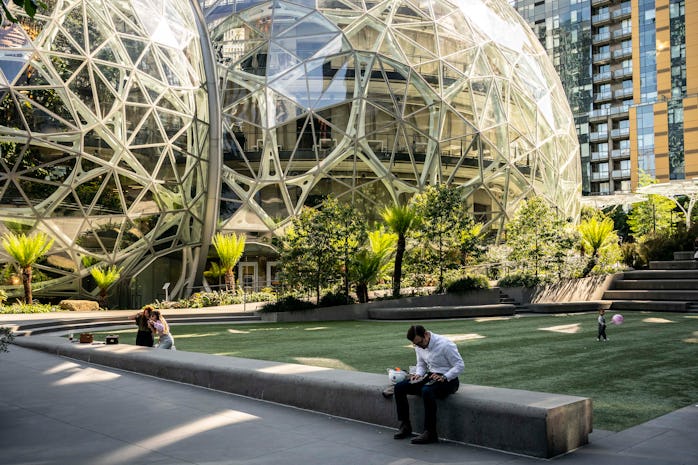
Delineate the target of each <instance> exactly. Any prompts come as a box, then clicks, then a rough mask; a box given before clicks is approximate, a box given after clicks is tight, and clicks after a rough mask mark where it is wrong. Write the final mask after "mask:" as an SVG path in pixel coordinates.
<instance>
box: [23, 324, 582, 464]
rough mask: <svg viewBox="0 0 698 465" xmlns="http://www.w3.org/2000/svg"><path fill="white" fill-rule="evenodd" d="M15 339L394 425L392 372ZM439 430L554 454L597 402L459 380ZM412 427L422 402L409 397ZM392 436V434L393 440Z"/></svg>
mask: <svg viewBox="0 0 698 465" xmlns="http://www.w3.org/2000/svg"><path fill="white" fill-rule="evenodd" d="M15 343H16V344H17V345H20V346H23V347H27V348H32V349H37V350H43V351H46V352H50V353H54V354H57V355H61V356H65V357H69V358H74V359H78V360H84V361H86V362H90V363H95V364H98V365H105V366H110V367H114V368H118V369H123V370H128V371H133V372H138V373H143V374H146V375H151V376H156V377H159V378H164V379H169V380H173V381H178V382H183V383H188V384H193V385H197V386H204V387H207V388H211V389H216V390H220V391H224V392H230V393H234V394H240V395H244V396H248V397H252V398H256V399H264V400H267V401H271V402H276V403H280V404H286V405H292V406H295V407H300V408H303V409H308V410H313V411H317V412H323V413H327V414H330V415H335V416H339V417H345V418H350V419H354V420H360V421H364V422H368V423H372V424H376V425H383V426H388V427H396V426H397V425H396V423H397V422H396V419H395V408H394V405H393V401H392V400H388V399H385V398H383V396H382V395H381V392H382V390H383V389H384V388H385V386H386V384H387V375H378V374H372V373H361V372H353V371H345V370H333V369H325V368H318V367H311V366H306V365H296V364H288V363H275V362H266V361H259V360H250V359H242V358H234V357H224V356H216V355H206V354H197V353H191V352H184V351H168V350H155V349H148V348H144V347H137V346H131V345H125V344H121V345H93V344H71V343H70V342H68V341H67V340H65V339H64V338H59V337H53V336H31V337H20V338H17V339H16V341H15ZM439 402H440V404H439V415H438V419H439V424H438V428H439V435H440V436H441V437H442V438H444V439H448V440H452V441H458V442H463V443H468V444H474V445H479V446H484V447H489V448H493V449H500V450H504V451H509V452H514V453H518V454H524V455H530V456H535V457H544V458H550V457H554V456H556V455H559V454H563V453H565V452H568V451H570V450H572V449H575V448H577V447H579V446H582V445H584V444H586V443H587V442H588V437H589V433H590V432H591V430H592V405H591V400H590V399H588V398H583V397H575V396H568V395H559V394H547V393H541V392H531V391H523V390H516V389H503V388H494V387H486V386H475V385H468V384H465V385H461V389H460V390H459V391H458V392H457V393H456V394H455V395H453V396H450V397H448V398H447V399H445V400H443V401H439ZM411 404H412V408H411V411H412V413H413V425H414V426H415V427H417V426H419V425H421V424H422V416H421V414H422V407H421V405H419V404H421V400H420V399H418V398H413V399H411ZM390 440H391V441H392V439H390Z"/></svg>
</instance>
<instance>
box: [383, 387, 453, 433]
mask: <svg viewBox="0 0 698 465" xmlns="http://www.w3.org/2000/svg"><path fill="white" fill-rule="evenodd" d="M426 382H427V380H425V381H422V382H420V383H410V382H409V380H406V381H402V382H399V383H397V384H396V385H395V394H394V396H395V407H396V408H397V419H398V420H399V421H400V422H408V421H410V404H409V403H408V402H407V395H408V394H411V395H415V396H421V397H422V400H423V401H424V430H425V431H431V432H433V433H436V399H443V398H445V397H446V396H448V395H450V394H453V393H454V392H456V391H457V390H458V386H459V384H460V383H459V382H458V378H455V379H453V380H451V381H447V382H443V383H439V382H436V383H434V384H431V385H429V386H427V385H426Z"/></svg>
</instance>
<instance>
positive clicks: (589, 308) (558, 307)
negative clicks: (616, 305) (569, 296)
mask: <svg viewBox="0 0 698 465" xmlns="http://www.w3.org/2000/svg"><path fill="white" fill-rule="evenodd" d="M526 308H528V310H529V311H530V312H532V313H578V312H598V311H599V310H600V309H602V308H603V309H604V310H608V309H609V308H611V302H610V301H604V300H590V301H586V302H538V303H530V304H528V305H526Z"/></svg>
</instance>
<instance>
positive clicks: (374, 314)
mask: <svg viewBox="0 0 698 465" xmlns="http://www.w3.org/2000/svg"><path fill="white" fill-rule="evenodd" d="M515 311H516V306H514V305H512V304H492V305H443V306H434V307H406V308H400V307H398V308H375V309H371V310H369V311H368V318H370V319H372V320H421V319H432V318H469V317H485V316H509V315H513V314H514V313H515Z"/></svg>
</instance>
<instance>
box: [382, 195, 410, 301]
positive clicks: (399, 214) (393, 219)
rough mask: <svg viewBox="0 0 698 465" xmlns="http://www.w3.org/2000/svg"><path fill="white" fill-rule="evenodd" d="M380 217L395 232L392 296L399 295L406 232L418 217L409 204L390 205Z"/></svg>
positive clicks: (405, 246)
mask: <svg viewBox="0 0 698 465" xmlns="http://www.w3.org/2000/svg"><path fill="white" fill-rule="evenodd" d="M381 217H382V218H383V221H385V224H386V225H387V226H388V228H389V229H390V230H391V231H392V232H394V233H395V234H397V248H396V249H395V266H394V268H393V297H396V298H397V297H400V281H402V259H403V257H404V255H405V250H406V248H407V233H408V231H409V230H410V229H412V228H414V227H415V226H417V223H418V221H419V217H418V216H417V213H416V212H415V210H414V208H412V206H410V205H391V206H388V207H386V208H385V209H383V211H382V212H381Z"/></svg>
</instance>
